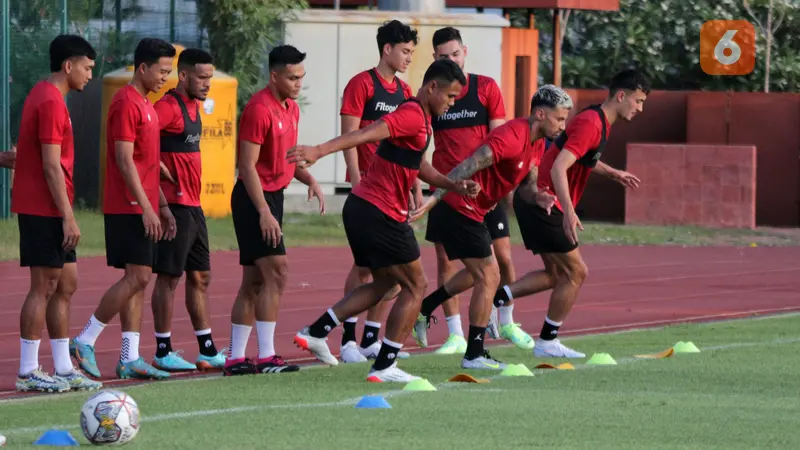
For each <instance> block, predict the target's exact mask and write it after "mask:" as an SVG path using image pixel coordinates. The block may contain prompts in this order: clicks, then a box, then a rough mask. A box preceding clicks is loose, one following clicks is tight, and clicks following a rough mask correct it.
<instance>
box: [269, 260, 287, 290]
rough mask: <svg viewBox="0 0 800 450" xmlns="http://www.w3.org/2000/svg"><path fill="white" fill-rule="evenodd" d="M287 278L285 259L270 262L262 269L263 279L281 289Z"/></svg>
mask: <svg viewBox="0 0 800 450" xmlns="http://www.w3.org/2000/svg"><path fill="white" fill-rule="evenodd" d="M288 278H289V264H287V263H286V261H280V262H275V263H273V264H270V265H269V267H267V268H266V270H265V271H264V279H265V280H266V282H268V283H271V284H273V285H275V286H277V287H278V288H279V289H283V287H284V286H286V281H287V280H288Z"/></svg>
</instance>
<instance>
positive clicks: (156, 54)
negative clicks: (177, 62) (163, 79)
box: [133, 38, 175, 69]
mask: <svg viewBox="0 0 800 450" xmlns="http://www.w3.org/2000/svg"><path fill="white" fill-rule="evenodd" d="M174 57H175V47H173V46H172V44H170V43H169V42H167V41H165V40H163V39H158V38H144V39H142V40H141V41H139V44H138V45H137V46H136V50H134V52H133V66H134V67H136V68H137V69H138V68H139V66H141V65H142V64H144V65H146V66H147V67H150V66H152V65H153V64H155V63H157V62H158V60H159V59H161V58H174Z"/></svg>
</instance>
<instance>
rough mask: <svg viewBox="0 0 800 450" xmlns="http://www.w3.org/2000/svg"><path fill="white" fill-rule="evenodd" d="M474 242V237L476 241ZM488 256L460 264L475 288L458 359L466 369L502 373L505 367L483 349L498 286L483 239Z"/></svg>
mask: <svg viewBox="0 0 800 450" xmlns="http://www.w3.org/2000/svg"><path fill="white" fill-rule="evenodd" d="M476 239H477V238H476ZM486 247H487V250H488V254H489V256H484V257H478V256H477V252H473V254H475V255H476V256H475V257H471V258H464V259H462V261H463V262H464V265H465V266H466V267H467V270H468V271H469V272H470V274H471V275H472V279H473V280H474V286H473V288H472V297H471V298H470V303H469V334H468V336H467V350H466V352H465V353H464V358H463V359H462V360H461V367H463V368H465V369H484V370H486V369H488V370H502V369H505V368H506V364H504V363H502V362H500V361H498V360H496V359H494V358H492V357H491V355H489V352H488V351H487V350H486V348H485V347H484V342H485V334H486V332H487V327H488V325H489V316H490V314H491V311H492V297H493V296H494V293H495V291H497V286H498V285H499V284H500V269H499V267H498V266H497V260H496V259H495V258H494V255H492V253H491V248H490V244H489V236H488V233H487V236H486Z"/></svg>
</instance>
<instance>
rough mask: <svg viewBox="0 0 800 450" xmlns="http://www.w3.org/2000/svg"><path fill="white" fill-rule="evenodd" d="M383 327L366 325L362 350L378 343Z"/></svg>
mask: <svg viewBox="0 0 800 450" xmlns="http://www.w3.org/2000/svg"><path fill="white" fill-rule="evenodd" d="M380 331H381V327H379V326H378V327H376V326H373V325H370V324H369V322H367V323H365V324H364V334H362V335H361V348H369V346H370V345H372V344H374V343H376V342H378V333H380Z"/></svg>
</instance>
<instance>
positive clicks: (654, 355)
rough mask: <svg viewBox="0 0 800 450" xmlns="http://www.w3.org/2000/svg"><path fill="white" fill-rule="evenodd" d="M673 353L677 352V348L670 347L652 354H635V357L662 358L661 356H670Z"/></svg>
mask: <svg viewBox="0 0 800 450" xmlns="http://www.w3.org/2000/svg"><path fill="white" fill-rule="evenodd" d="M673 354H675V349H674V348H668V349H666V350H664V351H663V352H659V353H650V354H647V355H633V357H634V358H642V359H661V358H669V357H670V356H672V355H673Z"/></svg>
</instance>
